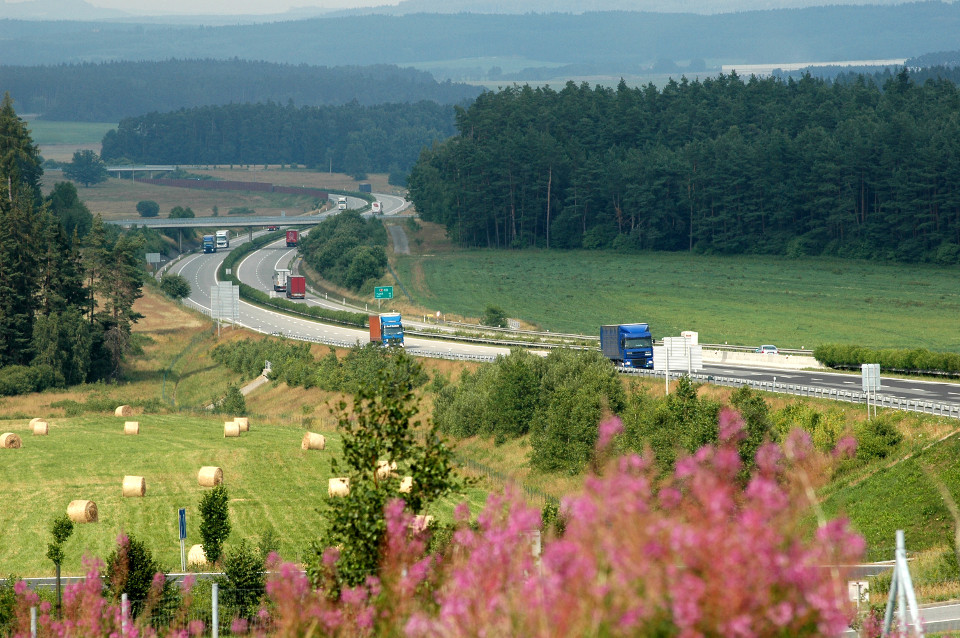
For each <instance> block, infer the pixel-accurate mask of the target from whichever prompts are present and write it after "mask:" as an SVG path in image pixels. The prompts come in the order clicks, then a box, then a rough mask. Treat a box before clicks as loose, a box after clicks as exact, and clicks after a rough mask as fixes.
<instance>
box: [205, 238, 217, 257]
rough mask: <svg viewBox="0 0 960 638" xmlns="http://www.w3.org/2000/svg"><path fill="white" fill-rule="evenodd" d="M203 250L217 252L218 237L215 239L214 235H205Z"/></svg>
mask: <svg viewBox="0 0 960 638" xmlns="http://www.w3.org/2000/svg"><path fill="white" fill-rule="evenodd" d="M203 252H205V253H215V252H217V241H216V239H214V237H213V235H204V236H203Z"/></svg>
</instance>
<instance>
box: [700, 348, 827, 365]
mask: <svg viewBox="0 0 960 638" xmlns="http://www.w3.org/2000/svg"><path fill="white" fill-rule="evenodd" d="M703 362H704V363H725V364H729V365H742V366H746V365H750V366H763V367H766V368H782V369H784V370H805V369H808V368H819V369H822V370H826V368H825V367H824V366H822V365H820V364H819V363H818V362H817V360H816V359H814V358H813V354H809V355H803V354H758V353H755V352H730V351H729V350H707V349H706V348H704V349H703Z"/></svg>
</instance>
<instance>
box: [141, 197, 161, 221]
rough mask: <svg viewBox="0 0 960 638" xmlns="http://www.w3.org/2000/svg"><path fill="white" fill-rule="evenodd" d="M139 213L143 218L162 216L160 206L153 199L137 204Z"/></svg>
mask: <svg viewBox="0 0 960 638" xmlns="http://www.w3.org/2000/svg"><path fill="white" fill-rule="evenodd" d="M137 212H138V213H140V216H141V217H156V216H157V215H159V214H160V204H158V203H157V202H155V201H153V200H151V199H142V200H140V201H139V202H137Z"/></svg>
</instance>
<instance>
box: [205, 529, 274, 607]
mask: <svg viewBox="0 0 960 638" xmlns="http://www.w3.org/2000/svg"><path fill="white" fill-rule="evenodd" d="M263 562H264V559H263V556H262V555H261V554H260V552H259V551H258V550H257V549H256V548H253V547H249V546H247V542H246V541H245V540H241V541H240V544H239V545H238V546H237V547H236V548H234V549H232V550H229V551H227V553H226V555H225V556H224V559H223V576H222V577H221V578H218V579H217V582H218V583H220V586H221V587H222V588H223V589H222V592H223V594H222V596H223V604H224V605H225V606H227V607H229V608H232V609H233V610H235V611H236V614H237V615H238V616H239V617H240V618H246V619H247V620H251V619H252V618H253V616H254V614H256V612H257V609H258V608H259V606H260V600H261V599H262V598H263V594H264V591H265V587H266V577H265V572H264V566H263Z"/></svg>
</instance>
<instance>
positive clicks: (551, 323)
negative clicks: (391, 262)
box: [395, 224, 960, 352]
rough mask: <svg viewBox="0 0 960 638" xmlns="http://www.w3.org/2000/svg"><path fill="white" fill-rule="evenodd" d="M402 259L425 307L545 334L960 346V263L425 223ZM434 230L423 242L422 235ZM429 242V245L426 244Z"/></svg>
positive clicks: (402, 270)
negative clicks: (571, 241)
mask: <svg viewBox="0 0 960 638" xmlns="http://www.w3.org/2000/svg"><path fill="white" fill-rule="evenodd" d="M423 226H424V230H423V231H422V233H409V229H408V233H409V234H410V235H411V237H412V241H411V248H412V250H413V251H414V252H415V253H419V254H413V255H410V256H404V255H398V256H396V257H395V260H396V270H397V273H398V275H399V277H400V279H401V281H403V283H404V286H405V287H406V289H407V290H408V291H409V292H410V294H411V295H412V296H413V297H414V302H415V303H416V304H417V305H420V306H423V307H424V308H427V309H430V310H433V311H436V310H440V311H442V312H444V313H447V314H454V313H455V314H458V315H463V316H466V317H474V318H476V317H480V316H481V315H482V313H483V310H484V308H485V307H486V306H487V305H488V304H493V305H498V306H500V307H502V308H503V309H504V310H505V311H506V313H507V315H508V316H509V317H515V318H518V319H522V320H525V321H528V322H530V323H533V324H535V325H538V326H540V327H541V328H543V329H548V330H553V331H559V332H572V333H586V334H597V333H598V332H599V326H600V325H602V324H609V323H627V322H637V321H644V322H648V323H650V325H651V329H652V331H653V333H654V336H655V337H657V338H659V337H663V336H671V335H679V334H680V332H681V331H682V330H695V331H698V332H699V333H700V341H701V343H730V344H740V345H759V344H761V343H773V344H776V345H778V346H780V347H781V348H807V349H812V348H813V347H815V346H817V345H818V344H820V343H826V342H839V343H855V344H861V345H866V346H874V347H890V348H908V347H911V348H912V347H925V348H929V349H931V350H943V351H954V352H955V351H958V350H960V330H958V329H957V328H958V326H960V323H958V319H957V317H958V316H960V286H957V280H958V277H960V268H956V267H950V268H942V267H940V268H938V267H933V266H925V265H905V264H896V265H893V264H879V263H868V262H862V261H842V260H835V259H817V260H814V259H802V260H794V259H785V258H778V257H759V256H709V255H691V254H687V253H654V252H650V253H642V254H616V253H608V252H595V251H570V252H544V251H541V252H534V251H493V250H465V251H453V250H449V249H444V246H443V242H442V241H441V240H438V239H437V233H436V230H435V229H430V228H428V226H430V225H428V224H424V225H423ZM419 235H423V237H419ZM418 238H419V239H421V241H420V242H419V243H418V242H417V239H418Z"/></svg>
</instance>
